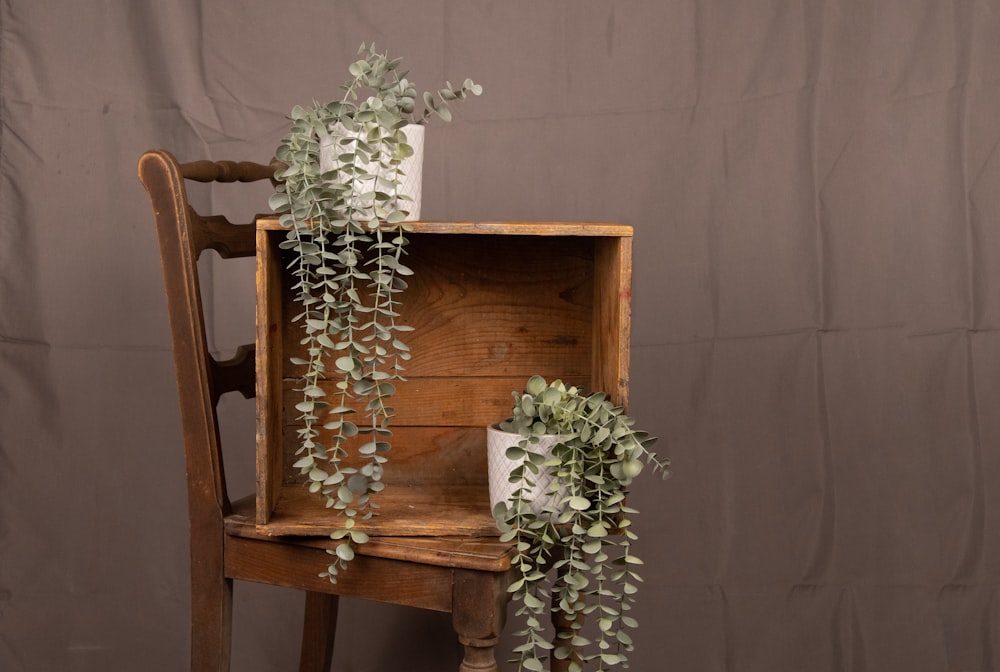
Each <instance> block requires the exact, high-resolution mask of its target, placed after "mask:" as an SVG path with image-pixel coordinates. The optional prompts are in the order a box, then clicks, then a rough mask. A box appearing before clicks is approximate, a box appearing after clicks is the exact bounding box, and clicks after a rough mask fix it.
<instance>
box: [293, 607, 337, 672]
mask: <svg viewBox="0 0 1000 672" xmlns="http://www.w3.org/2000/svg"><path fill="white" fill-rule="evenodd" d="M339 603H340V601H339V599H338V597H337V596H336V595H328V594H326V593H316V592H313V591H306V609H305V619H304V621H303V624H302V653H301V657H300V658H299V672H330V664H331V663H332V662H333V641H334V637H335V636H336V632H337V607H338V606H339Z"/></svg>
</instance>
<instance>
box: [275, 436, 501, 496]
mask: <svg viewBox="0 0 1000 672" xmlns="http://www.w3.org/2000/svg"><path fill="white" fill-rule="evenodd" d="M284 432H285V436H284V446H285V452H284V456H283V461H284V465H283V469H282V473H283V474H284V477H283V479H282V483H284V484H286V485H287V484H291V483H304V482H305V477H303V476H301V475H299V470H298V469H296V468H294V467H293V466H292V464H293V463H294V462H295V461H296V460H297V459H298V456H297V455H296V454H295V450H296V449H297V446H298V443H297V436H296V435H295V433H294V432H295V427H294V426H286V427H285V428H284ZM392 432H393V436H392V450H391V451H389V453H388V458H389V461H388V462H387V463H386V464H385V474H384V476H383V479H382V480H383V481H384V482H385V483H386V485H387V487H392V486H394V485H395V484H397V483H401V484H403V485H413V484H425V485H445V484H451V485H456V486H477V487H481V488H485V487H486V484H487V483H488V480H487V476H486V474H487V468H486V429H485V426H483V427H437V426H434V427H394V428H393V430H392ZM352 441H353V440H352ZM351 445H353V446H356V445H358V444H357V443H353V444H351ZM362 464H363V461H362V460H361V459H360V458H359V457H358V456H357V451H353V454H352V457H350V458H347V459H345V460H344V466H349V467H355V468H358V467H360V466H361V465H362Z"/></svg>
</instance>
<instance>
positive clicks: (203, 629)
mask: <svg viewBox="0 0 1000 672" xmlns="http://www.w3.org/2000/svg"><path fill="white" fill-rule="evenodd" d="M273 174H274V167H273V166H265V165H260V164H255V163H234V162H228V161H220V162H209V161H197V162H194V163H185V164H179V163H178V162H177V161H176V160H175V159H174V157H173V156H171V155H170V153H168V152H166V151H163V150H155V151H150V152H147V153H145V154H143V156H142V158H141V159H140V160H139V178H140V180H141V181H142V183H143V185H144V186H145V188H146V190H147V191H148V192H149V196H150V200H151V202H152V206H153V212H154V216H155V220H156V228H157V233H158V236H159V242H160V254H161V259H162V263H163V277H164V284H165V288H166V295H167V308H168V312H169V317H170V330H171V334H172V339H173V349H174V358H175V365H176V377H177V388H178V394H179V398H180V411H181V422H182V428H183V435H184V452H185V458H186V465H187V481H188V507H189V516H190V531H191V612H192V614H191V638H192V639H191V669H192V670H213V671H218V670H228V669H229V659H230V639H231V637H230V635H231V609H232V591H233V580H234V579H239V580H242V581H255V582H259V583H265V584H271V585H277V586H285V587H289V588H297V589H300V590H304V591H306V606H305V626H304V630H303V638H302V652H301V660H300V667H299V669H300V670H317V671H319V670H323V671H326V670H329V668H330V664H331V660H332V650H333V640H334V629H335V625H336V618H337V600H338V596H339V595H345V596H351V597H358V598H365V599H371V600H378V601H383V602H389V603H393V604H401V605H409V606H416V607H421V608H425V609H431V610H436V611H441V612H450V613H451V614H452V622H453V625H454V628H455V631H456V632H457V633H458V638H459V641H460V642H461V643H462V644H463V645H464V647H465V656H464V660H463V661H462V663H461V666H460V668H459V669H460V670H461V671H464V672H471V671H473V670H486V671H495V670H497V665H496V662H495V658H494V653H493V647H494V645H495V644H496V642H497V640H498V637H499V635H500V632H501V629H502V627H503V623H504V618H505V610H506V602H507V599H508V598H507V592H506V586H507V585H508V581H509V577H508V574H509V570H510V559H511V555H512V553H511V548H510V545H509V544H502V543H500V542H499V541H498V540H496V539H495V538H488V537H473V536H467V537H461V536H459V537H449V538H434V537H419V536H417V537H405V538H399V537H395V538H386V537H374V538H373V539H372V540H371V541H370V542H369V543H367V544H364V545H362V546H361V548H360V549H359V556H358V557H357V558H356V559H355V560H354V561H353V562H352V564H351V566H350V568H349V569H348V570H347V571H346V572H344V573H342V574H341V576H340V577H339V581H338V583H337V584H335V585H334V584H331V583H330V582H329V581H328V580H327V579H325V578H321V577H320V576H319V572H320V571H321V570H322V569H323V568H324V567H326V565H327V564H328V562H329V558H330V556H329V555H327V550H328V549H331V548H333V544H334V543H335V542H332V541H331V540H330V539H329V538H327V537H309V536H269V535H267V534H264V533H262V532H261V531H260V530H259V528H258V527H257V525H256V520H255V512H254V507H255V498H254V495H252V494H251V495H250V496H247V497H244V498H242V499H238V500H236V501H231V500H230V499H229V496H228V494H227V492H226V480H225V474H224V472H223V465H222V452H221V446H220V435H219V422H218V416H217V413H216V403H217V402H218V400H219V397H220V396H221V395H223V394H225V393H227V392H231V391H238V392H241V393H242V394H243V395H244V396H246V397H251V396H253V394H254V390H255V381H254V356H253V348H252V346H250V347H244V348H241V350H240V352H239V354H238V355H237V356H236V357H234V358H233V359H232V360H229V361H225V362H219V361H216V360H215V359H214V358H213V357H212V356H211V355H210V354H209V352H208V349H207V346H206V337H205V317H204V314H203V310H202V301H201V295H200V290H199V282H198V267H197V263H196V262H197V260H198V257H199V255H200V254H201V253H202V252H203V251H204V250H205V249H207V248H211V249H213V250H215V251H217V252H218V253H219V254H220V255H221V256H222V257H223V258H230V257H243V256H252V255H253V254H254V252H255V231H254V225H253V224H244V225H234V224H231V223H230V222H229V221H227V220H226V219H225V218H224V217H221V216H201V215H199V214H198V213H196V212H195V211H194V209H193V208H192V207H191V206H190V204H189V203H188V198H187V193H186V190H185V186H184V181H185V179H188V180H196V181H199V182H212V181H217V182H235V181H239V182H250V181H255V180H264V179H269V178H271V177H272V175H273ZM246 453H247V459H248V460H253V457H254V446H247V447H246Z"/></svg>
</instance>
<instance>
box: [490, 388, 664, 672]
mask: <svg viewBox="0 0 1000 672" xmlns="http://www.w3.org/2000/svg"><path fill="white" fill-rule="evenodd" d="M633 425H634V420H633V419H632V418H630V417H629V416H627V415H625V413H624V412H623V409H622V408H621V407H618V406H615V405H614V404H613V403H611V401H610V400H609V399H608V397H607V395H605V394H604V393H601V392H596V393H593V394H589V395H588V394H584V393H583V392H582V391H581V390H580V389H579V388H577V387H572V386H567V385H565V384H564V383H563V382H562V381H560V380H555V381H553V382H552V383H547V382H546V380H545V379H544V378H542V377H541V376H533V377H532V378H531V379H530V380H528V383H527V386H526V389H525V391H524V392H523V393H517V392H515V393H514V406H513V410H512V415H511V417H510V418H508V419H507V420H506V421H504V422H502V423H500V428H501V429H502V430H504V431H508V432H513V433H516V434H519V435H520V436H521V437H522V438H521V440H520V441H519V443H518V445H516V446H512V447H510V448H509V449H508V450H507V457H508V458H510V459H511V460H513V461H515V463H516V464H517V465H518V466H516V467H514V468H513V469H512V471H511V473H510V481H511V483H514V484H516V485H517V486H518V487H517V488H516V489H515V491H514V492H513V494H512V495H511V496H510V498H509V499H508V500H507V501H506V502H500V503H498V504H497V505H496V506H495V507H494V510H493V515H494V517H495V519H496V522H497V526H498V527H499V528H500V530H501V532H502V537H501V539H503V540H506V541H514V542H515V543H516V545H515V548H516V556H515V557H514V560H513V563H512V564H513V567H514V570H515V580H514V582H513V583H512V584H511V585H510V587H509V591H510V592H511V593H512V599H513V601H514V603H515V604H516V605H517V608H516V611H515V614H516V616H517V617H518V618H519V619H520V620H521V621H522V622H523V626H524V627H523V628H522V629H521V630H519V631H518V632H517V633H516V636H517V637H519V638H520V640H521V643H520V645H519V646H517V647H516V648H515V650H514V651H515V654H516V655H517V657H516V658H515V659H514V660H512V661H511V662H514V663H517V665H518V667H517V669H518V670H531V671H533V672H537V671H540V670H542V669H545V661H546V660H547V659H548V658H549V657H550V656H554V657H555V658H558V659H561V660H565V659H569V660H570V662H569V669H570V670H571V671H573V672H578V671H580V670H584V669H597V670H609V669H612V668H615V667H617V666H621V667H627V666H628V653H629V652H630V651H632V650H633V641H632V638H631V636H630V635H629V631H630V630H631V629H633V628H635V627H636V626H637V625H638V623H637V622H636V620H635V618H634V617H632V616H631V615H630V614H629V611H630V610H631V608H632V605H633V602H634V599H635V594H636V593H637V591H638V589H639V588H638V587H639V583H640V582H641V581H642V578H641V577H640V575H639V573H638V566H639V565H641V564H642V561H641V560H640V559H639V558H638V557H637V556H636V554H635V552H634V550H633V548H632V542H634V541H635V540H636V539H637V538H638V537H637V535H636V533H635V532H634V531H633V529H632V520H631V515H632V514H635V513H637V511H636V510H635V509H633V508H631V507H629V506H628V505H627V503H626V493H627V490H628V487H629V485H630V484H631V483H632V481H633V479H634V478H635V477H636V476H638V475H639V473H640V472H641V471H642V469H643V467H644V466H645V465H652V467H653V468H654V469H655V470H658V471H660V472H662V475H663V477H664V478H667V477H668V476H669V460H666V459H662V460H661V459H658V458H657V457H656V455H655V454H654V453H652V452H650V451H649V450H648V448H649V446H650V445H651V444H652V443H653V442H654V441H656V439H655V438H654V437H651V436H649V435H648V434H647V433H645V432H640V431H637V430H635V429H633ZM548 434H555V435H557V436H558V437H559V438H558V443H557V444H556V445H555V446H553V448H552V449H551V452H550V453H549V454H546V453H545V452H543V451H538V450H533V446H534V445H536V444H537V443H538V440H539V437H541V436H543V435H548ZM542 473H547V474H548V475H549V476H550V477H551V478H552V482H551V484H550V486H549V488H548V490H547V492H546V493H545V494H546V495H551V494H555V493H562V494H561V495H559V496H558V497H557V498H555V500H554V501H555V503H548V504H544V505H542V506H540V507H535V509H538V510H535V509H533V507H532V502H531V500H530V496H531V494H530V493H531V491H532V488H533V487H534V484H535V481H536V479H537V478H538V477H539V475H540V474H542ZM546 499H547V500H548V499H549V498H548V497H547V498H546ZM536 504H537V503H536ZM550 570H551V571H550ZM553 576H554V578H553ZM552 615H558V616H560V618H558V619H554V620H556V621H558V622H560V623H561V624H564V627H563V628H561V629H560V630H559V631H557V632H556V633H555V637H554V638H549V637H547V636H546V628H547V626H546V622H547V621H549V620H551V619H550V618H549V617H550V616H552ZM587 622H590V624H591V625H590V626H587V625H586V623H587Z"/></svg>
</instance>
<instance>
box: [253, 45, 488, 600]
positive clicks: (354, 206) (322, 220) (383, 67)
mask: <svg viewBox="0 0 1000 672" xmlns="http://www.w3.org/2000/svg"><path fill="white" fill-rule="evenodd" d="M358 54H359V56H360V58H359V59H358V60H356V61H355V62H353V63H352V64H351V65H350V67H349V68H348V72H349V75H350V76H349V78H348V79H347V81H346V82H345V84H344V85H343V86H342V90H343V94H342V96H341V97H340V98H339V99H337V100H334V101H331V102H328V103H319V102H313V104H312V105H310V106H307V107H303V106H298V105H297V106H295V107H294V108H293V109H292V111H291V128H290V130H289V132H288V134H287V135H286V136H285V137H284V139H283V140H282V142H281V144H280V145H279V146H278V148H277V150H276V157H277V158H278V160H280V161H282V162H283V163H285V164H286V165H287V167H286V168H284V169H281V170H279V171H278V172H277V173H276V175H275V181H276V183H277V186H276V188H275V193H274V194H273V195H272V196H271V198H270V200H269V205H270V207H271V208H272V210H274V211H275V212H278V213H280V222H281V225H282V226H283V227H285V228H287V229H288V233H287V236H286V239H285V240H284V241H282V243H281V244H280V247H281V248H282V249H284V250H290V251H291V252H292V253H293V254H292V261H291V262H290V265H289V268H290V270H291V273H292V275H293V277H294V278H295V284H294V285H293V288H292V289H293V292H295V299H296V301H297V303H298V304H299V306H300V308H301V312H299V313H298V315H296V316H295V318H294V320H295V321H298V322H301V324H302V330H303V337H302V341H301V345H302V346H304V355H305V356H304V357H295V358H292V360H291V361H292V363H293V364H294V365H295V366H296V367H299V370H300V371H301V374H300V376H299V385H298V386H297V387H296V390H297V392H298V393H299V394H300V395H301V396H300V400H299V401H298V403H297V404H296V405H295V409H296V411H297V412H298V416H297V419H298V420H299V421H300V422H301V427H300V428H299V429H298V430H297V432H298V440H299V445H298V449H297V453H296V454H297V455H298V459H297V461H296V462H295V464H294V466H295V468H296V469H298V470H299V472H300V474H301V475H303V476H305V480H306V483H307V487H308V488H309V490H310V491H311V492H314V493H318V494H320V495H321V496H323V497H325V498H326V506H327V507H328V508H331V509H334V510H337V511H339V512H341V513H342V514H343V521H344V522H343V526H342V527H341V528H340V529H338V530H336V531H335V532H334V533H333V535H332V536H333V538H334V539H338V540H341V542H342V543H340V544H338V545H337V548H336V551H335V553H334V555H335V559H334V560H333V562H332V563H331V564H330V566H329V567H328V569H327V571H326V572H324V573H323V575H324V576H327V577H329V579H330V580H331V581H333V582H336V577H337V574H338V572H339V571H340V570H343V569H345V568H346V567H347V563H348V562H349V561H350V560H351V559H352V558H353V557H354V552H355V548H356V546H357V544H361V543H364V542H365V541H367V540H368V536H367V534H365V533H364V532H363V531H361V530H360V529H357V528H356V521H357V520H358V519H368V518H370V517H371V516H372V515H373V513H374V511H375V509H377V508H378V504H377V502H376V501H373V500H372V495H374V494H376V493H378V492H379V491H381V490H382V489H383V487H384V484H383V482H382V475H383V468H384V466H383V465H384V464H385V463H386V460H387V456H386V454H387V453H388V452H389V450H390V448H391V436H392V432H391V430H390V428H389V423H390V419H391V418H392V416H393V413H394V411H393V408H392V405H391V398H392V395H393V394H394V393H395V391H396V386H395V383H396V382H399V381H402V380H404V378H403V372H404V370H405V369H404V364H405V362H406V361H407V360H408V359H409V358H410V351H409V348H408V347H407V345H406V343H405V342H404V340H403V339H402V337H403V335H404V334H405V333H406V332H408V331H410V330H411V328H410V327H409V326H407V325H404V324H402V323H401V322H400V321H399V316H400V313H399V309H400V305H401V303H400V302H401V294H402V292H403V291H404V290H405V289H406V287H407V283H406V280H405V278H406V277H407V276H409V275H412V273H413V271H412V270H411V269H410V268H409V267H408V266H407V265H406V264H405V254H406V246H407V243H408V239H407V234H408V233H409V232H410V231H411V227H410V225H409V224H407V223H406V220H407V217H408V215H409V211H410V207H411V203H410V199H409V197H408V196H406V195H405V194H403V193H401V191H400V187H401V183H402V180H403V178H404V175H403V173H402V169H401V164H402V162H403V160H404V159H405V158H407V157H409V156H411V155H412V154H413V148H412V147H411V146H410V145H409V144H408V143H407V139H406V135H405V132H404V130H403V129H404V127H405V126H406V125H407V124H424V123H426V122H427V121H428V120H429V119H430V118H431V117H432V116H436V117H438V118H440V119H442V120H444V121H450V120H451V112H450V109H449V104H450V103H451V102H453V101H456V100H460V99H464V98H466V97H467V96H468V95H476V96H478V95H480V93H481V92H482V88H481V87H480V86H479V85H478V84H475V83H474V82H473V81H472V80H468V79H467V80H465V82H464V83H463V84H462V85H461V86H459V87H453V86H451V84H450V83H448V84H447V86H446V87H445V88H443V89H441V90H439V91H438V92H437V95H436V96H435V95H433V94H431V93H429V92H426V93H424V94H423V95H422V97H421V99H420V100H419V101H418V99H417V91H416V88H415V86H414V84H413V83H412V82H411V81H410V80H409V79H407V73H406V72H403V71H401V70H400V65H401V59H399V58H394V59H391V58H389V56H388V54H386V53H381V52H379V51H377V50H376V49H375V46H374V45H371V46H370V47H366V46H365V45H364V44H362V45H361V48H360V49H359V51H358ZM331 140H332V142H333V143H334V150H333V154H334V158H335V160H334V161H333V162H332V166H330V167H329V168H326V169H322V168H321V166H320V147H321V145H324V144H329V142H331ZM352 453H354V454H356V455H357V456H359V459H358V460H355V461H353V462H350V463H348V461H347V460H348V458H349V457H350V456H351V455H352Z"/></svg>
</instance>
